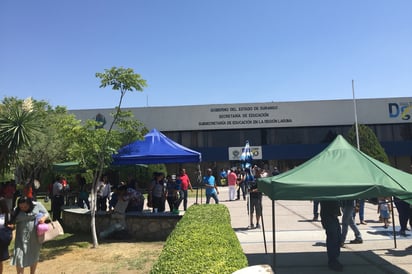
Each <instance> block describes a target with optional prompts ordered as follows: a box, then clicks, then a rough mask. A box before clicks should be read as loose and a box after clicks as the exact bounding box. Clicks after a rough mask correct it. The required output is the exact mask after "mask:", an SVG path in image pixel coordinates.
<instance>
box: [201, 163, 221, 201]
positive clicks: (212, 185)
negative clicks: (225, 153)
mask: <svg viewBox="0 0 412 274" xmlns="http://www.w3.org/2000/svg"><path fill="white" fill-rule="evenodd" d="M203 182H204V183H205V188H206V204H209V203H210V198H213V200H215V203H216V204H218V203H219V198H218V197H217V194H219V190H218V189H217V186H216V181H215V177H214V176H213V175H212V169H210V168H208V169H207V171H206V176H205V178H203Z"/></svg>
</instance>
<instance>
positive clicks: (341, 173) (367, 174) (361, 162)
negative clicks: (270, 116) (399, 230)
mask: <svg viewBox="0 0 412 274" xmlns="http://www.w3.org/2000/svg"><path fill="white" fill-rule="evenodd" d="M258 187H259V190H260V191H262V192H263V193H265V194H266V195H268V196H269V197H270V198H271V199H272V200H331V199H333V200H347V199H354V198H371V197H381V196H404V195H409V194H410V195H411V197H412V194H411V192H412V175H411V174H408V173H406V172H403V171H401V170H399V169H396V168H393V167H391V166H388V165H386V164H384V163H382V162H380V161H378V160H375V159H373V158H372V157H370V156H368V155H366V154H365V153H363V152H361V151H359V150H357V149H356V148H354V147H353V146H352V145H351V144H349V143H348V142H347V141H346V140H345V139H344V138H343V137H342V136H341V135H339V136H337V137H336V139H335V140H334V141H333V142H332V143H331V144H330V145H329V146H328V147H327V148H325V149H324V150H323V151H322V152H321V153H319V154H318V155H316V156H314V157H313V158H312V159H310V160H308V161H307V162H305V163H303V164H302V165H300V166H298V167H296V168H294V169H291V170H289V171H288V172H285V173H282V174H280V175H277V176H274V177H268V178H262V179H259V180H258Z"/></svg>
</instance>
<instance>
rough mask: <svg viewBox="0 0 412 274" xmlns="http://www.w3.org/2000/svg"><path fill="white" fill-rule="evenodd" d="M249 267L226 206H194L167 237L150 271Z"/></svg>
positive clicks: (218, 270)
mask: <svg viewBox="0 0 412 274" xmlns="http://www.w3.org/2000/svg"><path fill="white" fill-rule="evenodd" d="M247 266H248V261H247V258H246V256H245V255H244V254H243V250H242V247H241V246H240V243H239V240H238V239H237V237H236V234H235V233H234V231H233V229H232V227H231V224H230V215H229V210H228V209H227V207H226V206H224V205H221V204H218V205H216V204H209V205H193V206H191V207H189V209H188V210H187V211H186V213H185V215H184V216H183V218H182V219H181V220H180V221H179V223H178V224H177V225H176V228H175V229H174V230H173V232H172V233H171V234H170V235H169V237H168V238H167V240H166V244H165V247H164V248H163V251H162V253H161V254H160V256H159V259H158V260H157V261H156V263H155V264H154V265H153V268H152V270H151V272H150V273H152V274H155V273H179V274H181V273H190V274H192V273H219V274H221V273H233V272H234V271H236V270H239V269H241V268H244V267H247Z"/></svg>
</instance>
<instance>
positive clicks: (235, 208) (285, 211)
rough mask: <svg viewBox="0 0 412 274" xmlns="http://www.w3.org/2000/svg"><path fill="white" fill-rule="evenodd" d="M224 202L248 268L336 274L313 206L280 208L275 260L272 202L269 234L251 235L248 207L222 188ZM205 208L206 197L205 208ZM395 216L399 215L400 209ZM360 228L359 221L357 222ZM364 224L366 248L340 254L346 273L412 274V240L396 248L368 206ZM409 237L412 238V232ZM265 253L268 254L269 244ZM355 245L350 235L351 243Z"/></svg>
mask: <svg viewBox="0 0 412 274" xmlns="http://www.w3.org/2000/svg"><path fill="white" fill-rule="evenodd" d="M219 199H220V201H221V203H222V204H225V205H226V206H227V207H228V208H229V211H230V215H231V222H232V227H233V229H234V230H235V232H236V235H237V237H238V238H239V241H240V243H241V245H242V248H243V251H244V253H245V254H246V256H247V258H248V260H249V265H250V266H252V265H257V264H269V265H271V266H272V268H273V269H274V271H275V273H277V274H286V273H287V274H292V273H293V274H298V273H305V274H312V273H313V274H315V273H316V274H319V273H334V272H333V271H331V270H329V269H328V267H327V255H326V246H325V239H326V235H325V232H324V230H323V229H322V225H321V223H320V222H319V221H316V222H314V221H312V217H313V213H312V208H313V204H312V203H311V202H310V201H276V202H275V206H274V208H275V228H276V229H275V239H276V241H275V242H276V244H275V250H276V256H274V255H273V249H274V248H273V246H274V244H273V225H272V201H271V200H270V199H269V198H268V197H266V196H264V197H263V221H264V231H265V233H264V234H263V228H261V229H250V230H249V229H247V226H248V225H249V216H248V215H247V208H246V201H244V200H238V201H231V202H230V201H228V200H227V199H228V191H227V188H225V187H220V194H219ZM198 202H199V203H200V200H199V201H198ZM204 202H205V200H204V197H203V203H204ZM395 214H397V211H396V209H395ZM356 221H357V222H359V219H358V216H357V219H356ZM365 221H366V222H367V223H368V224H367V225H359V226H358V227H359V229H360V231H361V233H362V237H363V240H364V242H363V244H346V247H345V248H342V249H341V256H340V261H341V263H342V264H343V265H344V271H343V273H351V274H356V273H374V274H380V273H386V274H388V273H410V272H412V251H409V250H406V247H408V246H410V245H412V236H411V235H408V236H407V237H400V236H399V235H396V244H397V248H395V247H394V237H393V231H392V227H390V228H388V229H385V228H383V224H382V223H379V222H378V214H377V206H375V205H372V204H369V203H366V204H365ZM395 223H396V228H395V229H396V231H399V224H398V217H397V215H395ZM409 234H411V233H410V232H409ZM264 236H265V238H266V249H267V254H266V253H265V244H264V243H265V241H264ZM352 239H354V235H353V232H352V231H351V230H350V229H349V232H348V236H347V242H349V240H352Z"/></svg>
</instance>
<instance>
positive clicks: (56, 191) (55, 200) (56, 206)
mask: <svg viewBox="0 0 412 274" xmlns="http://www.w3.org/2000/svg"><path fill="white" fill-rule="evenodd" d="M52 194H53V196H52V212H53V221H61V218H60V215H61V212H62V206H63V205H64V196H63V184H62V178H61V177H59V176H58V177H56V181H55V182H54V183H53V188H52Z"/></svg>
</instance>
